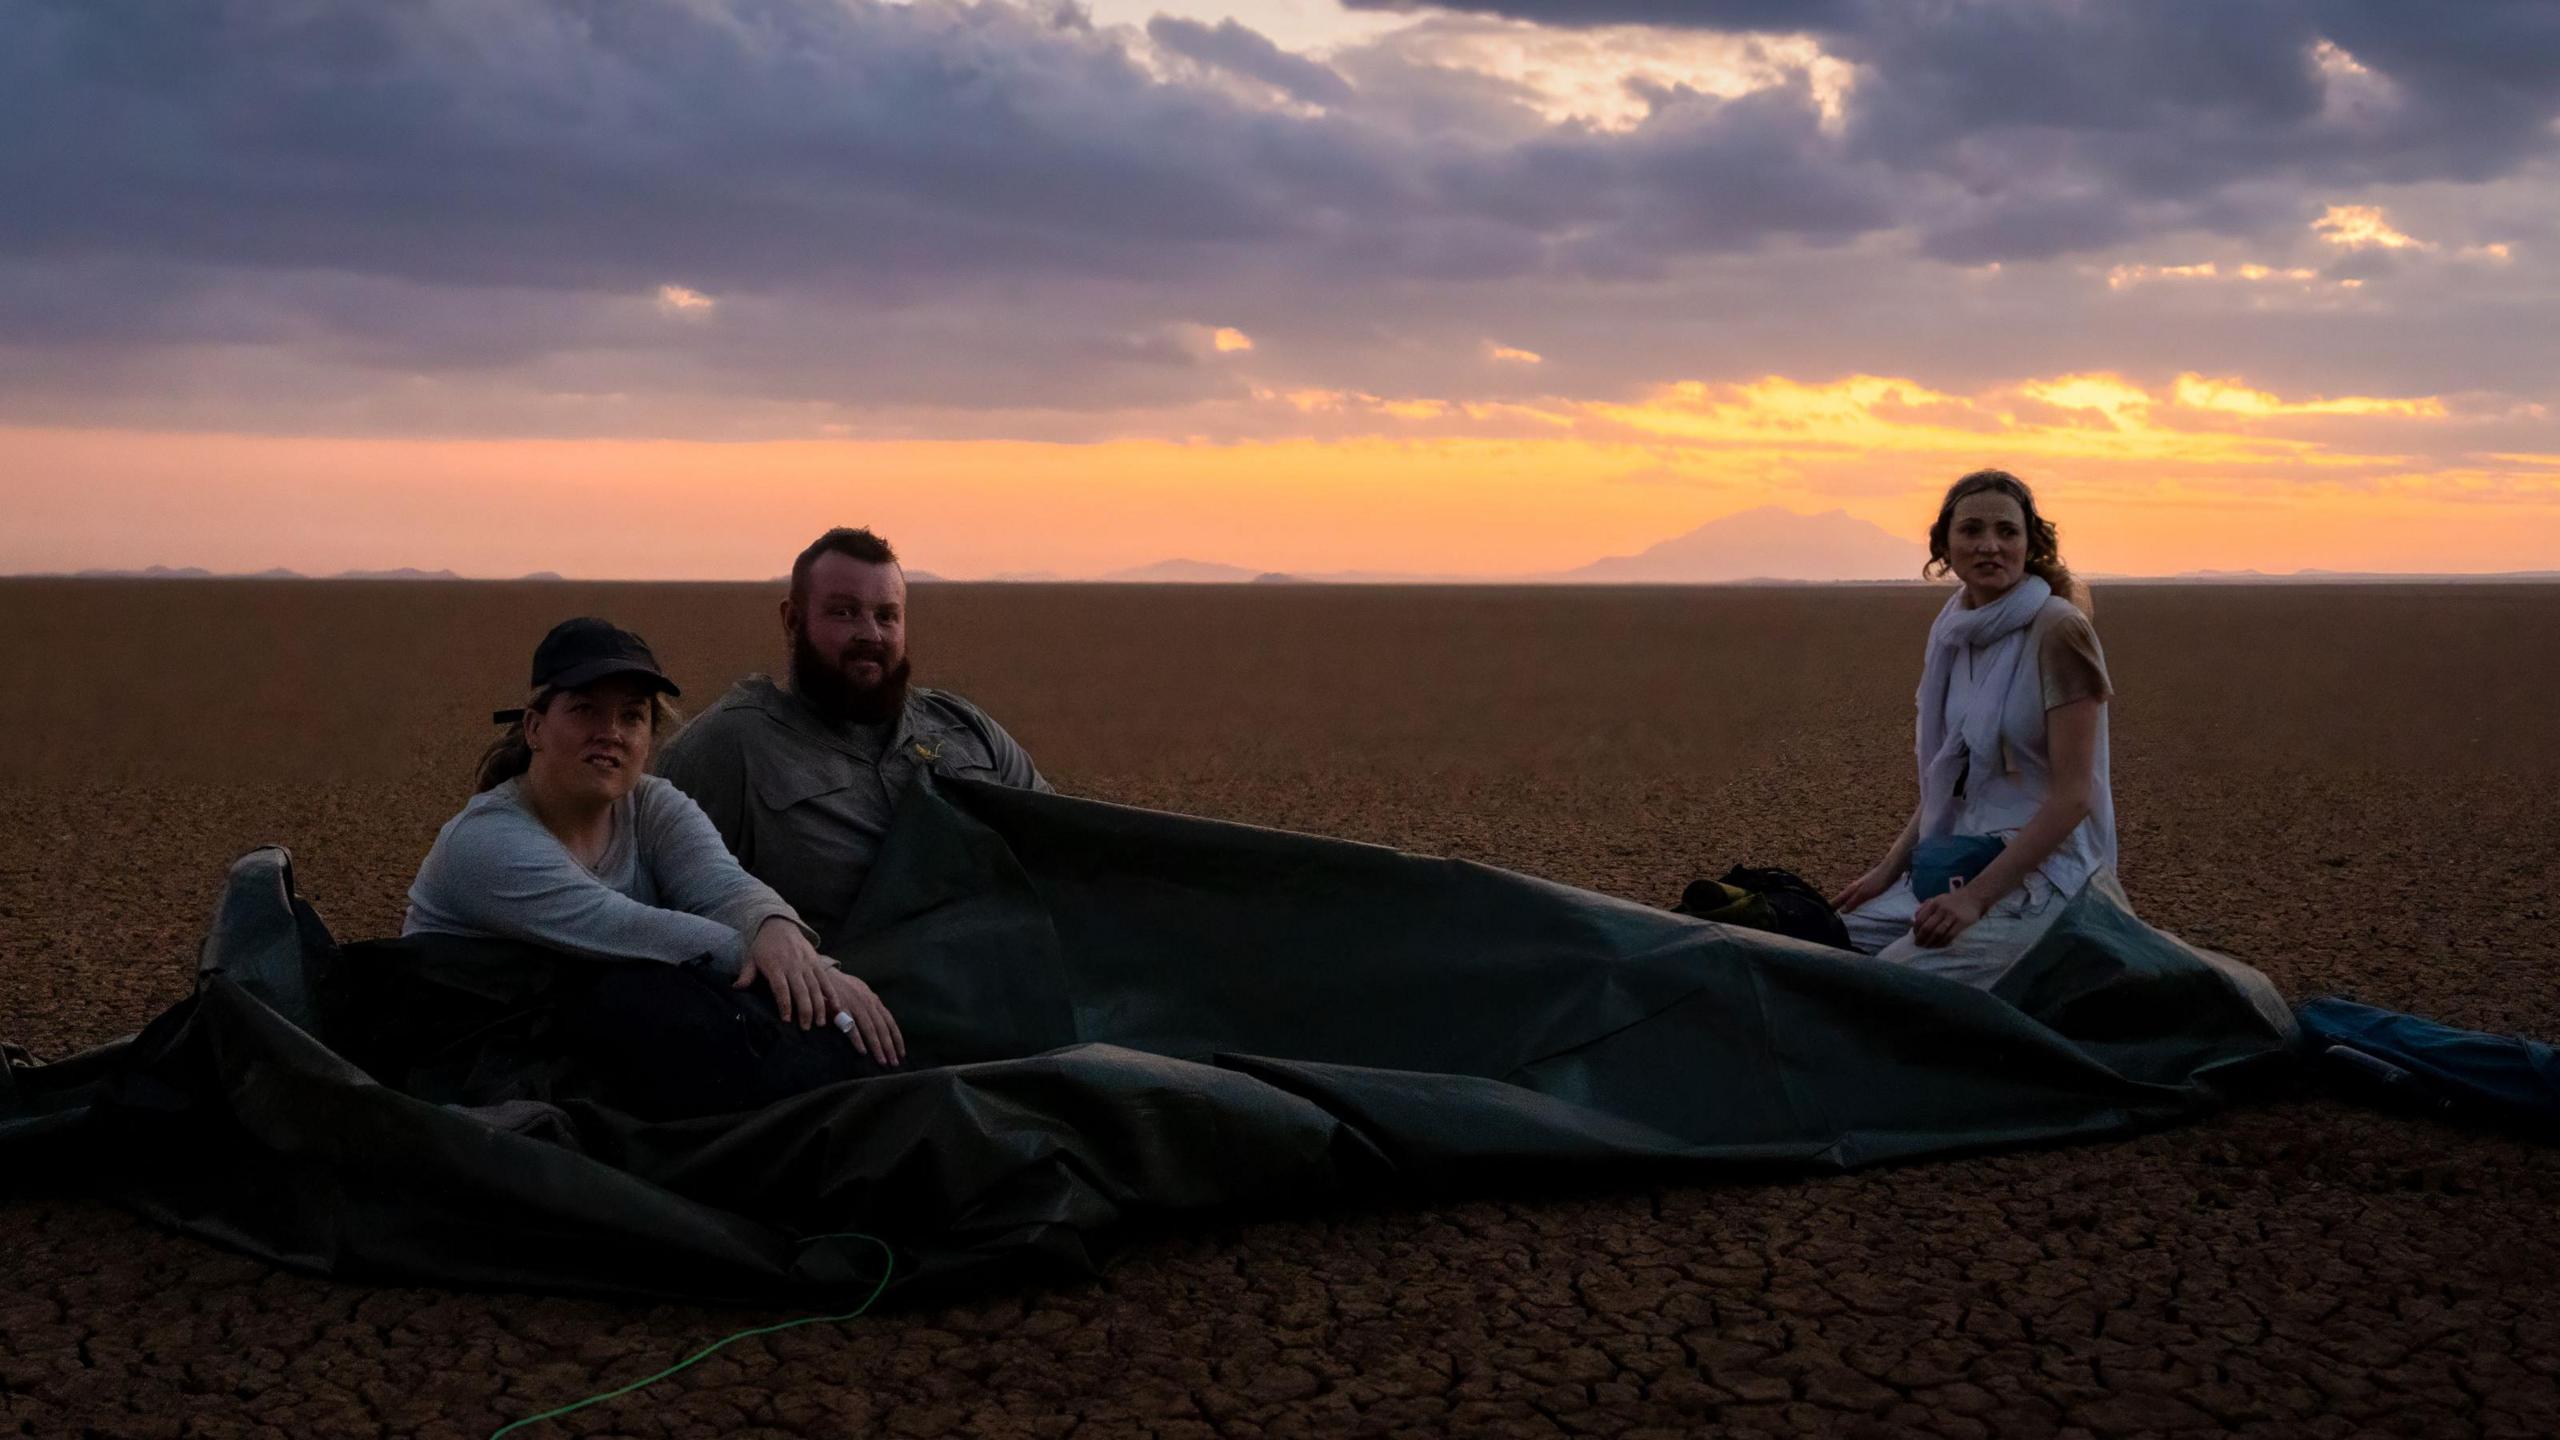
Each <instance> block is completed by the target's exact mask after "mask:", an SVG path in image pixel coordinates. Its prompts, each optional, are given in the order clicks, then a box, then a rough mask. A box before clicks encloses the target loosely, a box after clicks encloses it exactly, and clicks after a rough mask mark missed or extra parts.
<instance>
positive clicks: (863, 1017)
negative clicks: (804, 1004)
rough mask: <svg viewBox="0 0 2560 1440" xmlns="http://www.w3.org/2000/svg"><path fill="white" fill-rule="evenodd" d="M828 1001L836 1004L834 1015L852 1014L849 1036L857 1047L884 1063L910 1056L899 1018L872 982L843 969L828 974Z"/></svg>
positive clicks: (894, 1063)
mask: <svg viewBox="0 0 2560 1440" xmlns="http://www.w3.org/2000/svg"><path fill="white" fill-rule="evenodd" d="M825 979H826V987H827V1001H828V1003H829V1004H831V1005H833V1006H835V1009H834V1010H832V1011H830V1012H828V1013H829V1014H830V1015H850V1016H852V1017H853V1028H851V1029H849V1030H847V1031H845V1038H846V1039H848V1040H850V1041H852V1042H853V1048H854V1049H856V1050H858V1051H860V1052H862V1053H863V1054H865V1055H868V1056H870V1057H871V1058H872V1059H874V1060H877V1061H879V1062H880V1063H881V1064H883V1065H896V1064H898V1063H899V1062H901V1061H903V1060H905V1059H906V1058H907V1037H906V1036H905V1035H903V1034H901V1033H899V1030H898V1021H897V1017H895V1016H893V1015H891V1014H890V1013H889V1007H888V1006H886V1005H884V1004H882V1003H880V997H879V996H878V995H876V994H874V993H872V989H871V987H870V986H869V985H867V984H865V983H863V981H862V980H861V979H859V978H858V977H856V976H852V975H847V974H845V973H844V972H843V971H841V970H830V971H828V972H827V973H826V977H825Z"/></svg>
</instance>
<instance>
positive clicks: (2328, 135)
mask: <svg viewBox="0 0 2560 1440" xmlns="http://www.w3.org/2000/svg"><path fill="white" fill-rule="evenodd" d="M1345 3H1346V4H1347V5H1348V6H1349V7H1350V8H1353V9H1366V10H1387V11H1397V12H1408V13H1410V12H1420V11H1425V10H1435V9H1436V10H1443V11H1453V12H1460V13H1470V14H1479V15H1492V16H1501V17H1504V18H1509V19H1515V20H1524V21H1531V22H1535V23H1538V24H1542V25H1552V26H1561V27H1583V28H1587V27H1593V26H1602V25H1619V24H1639V25H1654V26H1663V27H1671V28H1678V29H1690V30H1707V31H1720V32H1737V33H1739V32H1769V33H1786V34H1797V33H1802V34H1810V35H1812V36H1814V37H1816V38H1817V39H1819V40H1820V41H1821V43H1822V44H1823V46H1824V48H1825V49H1826V50H1827V51H1828V52H1829V53H1831V54H1833V55H1835V56H1838V57H1839V58H1841V59H1844V60H1848V61H1851V62H1853V63H1855V64H1857V65H1858V66H1859V67H1860V74H1859V82H1858V86H1857V89H1856V92H1855V94H1854V96H1853V98H1852V101H1851V118H1852V122H1853V129H1852V134H1851V137H1850V138H1851V143H1852V145H1853V146H1855V147H1856V148H1858V149H1860V150H1863V151H1865V152H1866V153H1870V154H1874V155H1877V156H1880V157H1883V158H1886V159H1888V160H1891V161H1892V162H1894V163H1896V164H1900V165H1909V166H1918V167H1921V168H1922V169H1924V170H1925V171H1928V172H1931V173H1935V174H1938V175H1942V176H1945V177H1947V178H1949V179H1952V180H1955V181H1958V182H1960V183H1965V184H1968V185H1972V186H1983V185H1998V184H2001V183H2003V177H2005V179H2006V183H2007V184H2009V185H2011V186H2018V187H2024V186H2034V185H2039V184H2042V183H2044V182H2046V181H2047V180H2048V179H2049V178H2051V177H2054V176H2055V175H2057V174H2059V173H2062V172H2066V171H2073V170H2076V171H2080V172H2084V173H2096V174H2100V175H2103V176H2105V177H2106V178H2107V179H2108V180H2109V181H2110V182H2111V183H2112V184H2114V185H2116V186H2119V187H2121V188H2123V189H2124V190H2126V191H2128V192H2130V194H2131V195H2133V196H2137V197H2141V196H2157V197H2184V196H2193V195H2196V194H2199V193H2202V192H2205V191H2208V190H2211V189H2213V188H2216V187H2219V186H2223V185H2227V184H2232V183H2236V182H2240V181H2244V180H2252V179H2283V178H2296V177H2308V178H2317V179H2322V180H2330V181H2338V182H2348V183H2376V182H2405V181H2411V180H2421V179H2462V180H2479V179H2484V178H2487V177H2490V176H2494V175H2499V174H2504V173H2507V172H2509V171H2511V170H2513V169H2514V168H2515V167H2516V165H2517V164H2518V163H2519V162H2521V161H2522V160H2524V159H2525V158H2526V157H2528V156H2531V155H2534V154H2539V153H2547V152H2548V151H2549V150H2550V149H2551V148H2552V145H2553V142H2554V136H2553V133H2552V129H2551V121H2552V116H2553V112H2554V110H2555V108H2560V5H2554V4H2552V3H2550V0H2466V3H2463V4H2455V5H2412V4H2408V3H2406V0H2259V3H2237V4H2235V3H2228V0H2138V3H2137V0H2117V3H2098V0H2091V3H2055V0H1828V3H1813V4H1804V5H1794V4H1785V3H1779V0H1448V3H1444V4H1438V5H1426V4H1422V3H1418V0H1345ZM2324 41H2325V42H2327V43H2328V44H2329V45H2332V46H2335V47H2336V48H2337V49H2338V50H2339V51H2342V52H2344V54H2345V55H2346V56H2349V57H2352V58H2353V60H2354V61H2355V62H2357V63H2359V64H2361V65H2362V66H2364V67H2367V68H2368V69H2369V70H2370V71H2371V72H2372V76H2373V78H2374V83H2375V84H2376V85H2377V86H2378V87H2380V88H2382V89H2383V90H2386V91H2387V94H2386V95H2383V96H2381V97H2380V98H2378V99H2377V101H2376V103H2375V105H2374V106H2373V108H2372V109H2371V110H2370V112H2369V113H2365V114H2362V115H2341V114H2336V113H2332V112H2331V110H2330V109H2329V105H2328V102H2329V99H2330V95H2331V84H2330V80H2331V78H2333V77H2327V76H2324V74H2323V72H2322V68H2321V65H2320V64H2319V62H2318V60H2317V58H2316V54H2315V52H2316V47H2318V46H2319V45H2320V44H2321V42H2324ZM2030 208H2048V209H2074V210H2079V211H2082V212H2084V213H2085V212H2086V210H2087V209H2088V207H2087V206H2067V205H2066V206H2044V207H2034V206H2030ZM2062 233H2064V234H2076V233H2084V232H2083V231H2082V229H2081V227H2074V226H2066V227H2063V231H2062Z"/></svg>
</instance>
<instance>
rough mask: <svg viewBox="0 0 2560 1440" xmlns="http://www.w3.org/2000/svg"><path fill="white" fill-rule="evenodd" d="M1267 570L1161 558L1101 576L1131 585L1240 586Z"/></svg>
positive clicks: (1212, 561) (1209, 561)
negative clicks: (1150, 562) (1152, 562)
mask: <svg viewBox="0 0 2560 1440" xmlns="http://www.w3.org/2000/svg"><path fill="white" fill-rule="evenodd" d="M1264 573H1265V572H1263V571H1260V570H1254V569H1249V568H1247V567H1245V566H1242V565H1221V564H1219V563H1217V562H1216V561H1214V560H1182V559H1175V560H1158V561H1156V562H1155V563H1154V564H1152V565H1133V566H1131V567H1129V568H1128V569H1126V570H1114V571H1111V572H1109V573H1108V574H1106V575H1103V576H1102V577H1101V578H1102V579H1104V580H1108V581H1114V582H1118V583H1121V584H1132V585H1237V584H1242V583H1244V582H1246V581H1250V580H1252V579H1254V578H1255V577H1256V576H1259V575H1262V574H1264Z"/></svg>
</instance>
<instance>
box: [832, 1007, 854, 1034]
mask: <svg viewBox="0 0 2560 1440" xmlns="http://www.w3.org/2000/svg"><path fill="white" fill-rule="evenodd" d="M836 1028H837V1029H839V1030H841V1031H843V1032H844V1033H846V1034H847V1035H850V1034H852V1033H853V1014H852V1012H851V1011H847V1010H839V1011H837V1012H836Z"/></svg>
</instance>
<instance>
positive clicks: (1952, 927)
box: [1911, 885, 1990, 950]
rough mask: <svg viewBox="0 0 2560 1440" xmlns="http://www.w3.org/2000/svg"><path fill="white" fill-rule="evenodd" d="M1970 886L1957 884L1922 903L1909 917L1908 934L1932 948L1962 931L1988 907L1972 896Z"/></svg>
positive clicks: (1950, 940)
mask: <svg viewBox="0 0 2560 1440" xmlns="http://www.w3.org/2000/svg"><path fill="white" fill-rule="evenodd" d="M1974 888H1975V887H1973V886H1970V885H1967V886H1959V887H1957V888H1956V889H1953V890H1950V891H1948V892H1947V893H1946V894H1944V895H1940V896H1938V897H1937V898H1935V899H1933V900H1931V901H1929V902H1928V903H1927V904H1925V905H1922V906H1921V907H1920V909H1919V912H1918V913H1916V914H1914V915H1913V916H1912V917H1911V938H1912V939H1913V940H1914V941H1916V942H1918V943H1919V944H1922V945H1926V946H1928V947H1929V948H1930V949H1932V950H1937V949H1941V948H1943V947H1945V946H1946V945H1948V944H1949V943H1951V942H1953V941H1954V939H1955V938H1956V937H1957V936H1959V935H1961V934H1963V933H1964V932H1965V930H1966V929H1967V928H1968V927H1970V926H1971V925H1972V924H1973V922H1974V921H1976V920H1979V919H1981V918H1982V912H1983V911H1984V910H1986V909H1989V908H1990V907H1989V906H1988V905H1987V904H1985V903H1984V902H1983V901H1982V900H1980V899H1977V898H1974Z"/></svg>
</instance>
